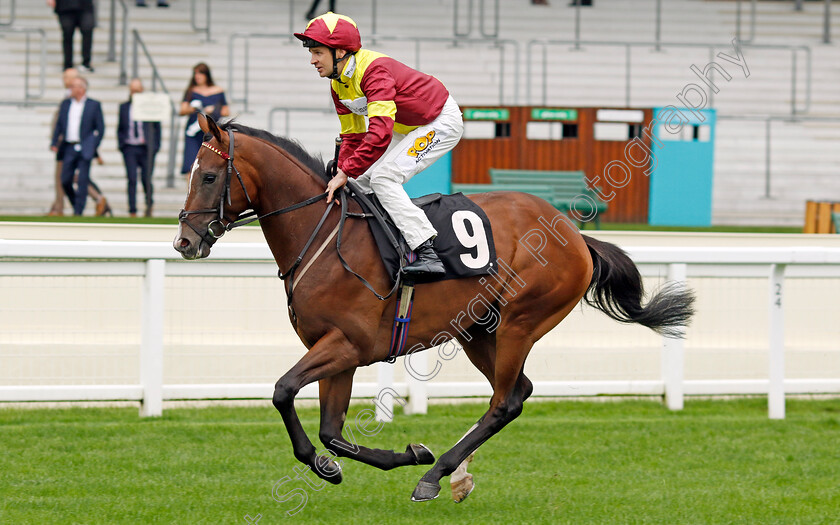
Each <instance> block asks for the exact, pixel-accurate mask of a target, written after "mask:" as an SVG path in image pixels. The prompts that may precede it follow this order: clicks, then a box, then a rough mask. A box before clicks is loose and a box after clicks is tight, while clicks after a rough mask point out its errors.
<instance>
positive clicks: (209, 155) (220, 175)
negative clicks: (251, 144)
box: [172, 114, 254, 259]
mask: <svg viewBox="0 0 840 525" xmlns="http://www.w3.org/2000/svg"><path fill="white" fill-rule="evenodd" d="M198 123H199V126H201V130H202V131H203V132H204V134H205V138H206V137H207V136H211V137H212V138H210V140H208V141H206V142H204V143H202V147H201V148H199V150H198V155H196V157H195V162H194V163H193V166H192V171H191V172H190V175H189V181H188V183H187V200H186V202H185V203H184V209H183V210H181V214H180V215H179V216H178V219H179V221H180V224H179V225H178V235H177V236H176V237H175V241H174V242H173V243H172V244H173V246H174V247H175V249H176V250H178V251H179V252H180V253H181V256H182V257H183V258H184V259H200V258H203V257H207V256H208V255H210V248H211V247H212V246H213V243H215V242H216V240H218V239H219V238H220V237H221V236H222V235H224V234H225V232H226V231H227V230H228V227H229V225H230V224H231V223H233V222H234V221H235V220H236V218H237V217H238V216H239V214H240V213H242V212H243V211H245V210H246V209H248V208H249V207H251V206H252V204H251V197H252V196H254V193H253V192H254V189H253V186H252V187H251V190H250V191H251V194H250V195H249V191H248V188H247V187H246V181H245V180H243V178H242V174H241V173H240V172H239V170H238V169H237V168H236V167H234V165H233V160H234V147H233V146H234V143H235V142H236V141H235V140H234V134H233V131H232V130H231V129H230V128H227V133H223V132H222V130H220V129H219V127H218V126H217V125H216V122H215V121H214V120H213V119H212V118H211V117H209V116H206V115H203V114H199V115H198ZM223 127H224V125H223ZM237 146H238V148H237V151H239V150H240V149H241V147H242V146H241V144H237Z"/></svg>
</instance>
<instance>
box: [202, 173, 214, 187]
mask: <svg viewBox="0 0 840 525" xmlns="http://www.w3.org/2000/svg"><path fill="white" fill-rule="evenodd" d="M214 182H216V176H215V175H212V174H209V173H208V174H206V175H204V184H213V183H214Z"/></svg>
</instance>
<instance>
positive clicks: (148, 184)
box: [117, 78, 160, 217]
mask: <svg viewBox="0 0 840 525" xmlns="http://www.w3.org/2000/svg"><path fill="white" fill-rule="evenodd" d="M128 91H129V99H128V101H127V102H123V103H122V104H120V117H119V123H118V125H117V145H118V146H119V149H120V152H122V155H123V160H124V161H125V170H126V175H127V176H128V213H129V214H130V215H131V216H132V217H137V172H138V170H139V172H140V181H141V182H142V184H143V194H144V195H145V196H146V211H145V213H144V215H145V216H146V217H151V216H152V205H153V204H154V199H153V196H152V195H153V190H154V188H153V187H152V172H153V171H154V164H155V155H157V152H158V150H159V149H160V122H138V121H136V120H135V119H134V111H133V107H132V105H131V102H132V97H133V96H134V95H135V94H136V93H142V92H143V83H142V82H141V81H140V79H139V78H134V79H132V80H131V82H130V83H129V84H128ZM150 144H152V147H151V149H150V148H149V145H150Z"/></svg>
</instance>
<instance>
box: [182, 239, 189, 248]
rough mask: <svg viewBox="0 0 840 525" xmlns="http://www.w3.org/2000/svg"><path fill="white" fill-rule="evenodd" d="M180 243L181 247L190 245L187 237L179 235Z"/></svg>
mask: <svg viewBox="0 0 840 525" xmlns="http://www.w3.org/2000/svg"><path fill="white" fill-rule="evenodd" d="M180 244H181V248H186V247H188V246H189V245H190V241H189V240H188V239H185V238H183V237H181V243H180Z"/></svg>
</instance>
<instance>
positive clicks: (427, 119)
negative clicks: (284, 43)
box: [295, 12, 464, 275]
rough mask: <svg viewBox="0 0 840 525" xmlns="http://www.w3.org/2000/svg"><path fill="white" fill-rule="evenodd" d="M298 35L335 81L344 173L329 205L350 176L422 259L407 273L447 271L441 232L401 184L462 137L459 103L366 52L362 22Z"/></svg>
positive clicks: (333, 18) (326, 19) (330, 20)
mask: <svg viewBox="0 0 840 525" xmlns="http://www.w3.org/2000/svg"><path fill="white" fill-rule="evenodd" d="M295 36H296V37H298V38H299V39H300V40H302V41H303V46H304V47H306V48H309V52H310V54H311V57H312V58H311V60H310V63H311V64H312V65H313V66H315V68H316V69H317V70H318V74H319V75H320V76H321V77H325V78H328V79H331V80H332V82H331V83H330V84H331V87H332V90H331V93H332V98H333V102H334V103H335V109H336V112H337V113H338V119H339V121H340V122H341V137H342V143H341V150H340V151H339V155H338V170H337V174H336V176H335V177H334V178H333V179H332V180H331V181H330V182H329V184H328V185H327V192H328V196H327V202H331V201H332V198H333V193H334V192H335V191H336V190H338V189H339V188H341V187H342V186H344V185H345V184H346V183H347V178H348V177H352V178H354V179H356V182H357V183H358V184H359V186H360V187H361V189H362V190H363V191H365V192H366V193H370V192H373V193H375V194H376V196H377V197H378V198H379V201H380V202H381V203H382V206H383V207H384V208H385V210H386V211H387V212H388V213H389V214H390V216H391V218H392V219H393V221H394V223H395V224H396V226H397V228H399V230H400V232H402V234H403V236H404V237H405V240H406V242H407V243H408V245H409V247H410V248H411V249H412V250H413V251H414V252H415V253H416V254H417V260H416V261H414V262H413V263H411V264H409V265H408V266H406V267H405V268H404V269H403V270H404V271H405V272H406V273H407V274H413V275H417V274H435V275H441V274H443V273H445V271H444V268H443V263H442V262H441V260H440V258H439V257H438V255H437V253H435V250H434V245H433V240H434V238H435V236H436V235H437V231H436V230H435V229H434V227H433V226H432V224H431V223H430V222H429V219H428V218H426V214H425V213H423V211H422V210H421V209H420V208H418V207H417V206H415V205H414V204H413V203H412V202H411V199H409V197H408V194H406V192H405V189H403V187H402V185H403V184H404V183H405V182H406V181H408V180H409V179H410V178H411V177H413V176H414V175H416V174H418V173H420V172H421V171H423V170H424V169H426V168H427V167H429V166H430V165H431V164H432V163H433V162H434V161H436V160H437V159H439V158H440V157H442V156H443V155H444V154H446V152H448V151H450V150H451V149H452V148H454V147H455V145H456V144H457V143H458V141H459V140H460V139H461V135H462V134H463V132H464V122H463V119H462V118H461V110H460V108H459V107H458V104H457V103H456V102H455V100H454V99H453V98H452V97H451V96H450V95H449V92H448V91H447V90H446V88H445V87H444V85H443V84H442V83H441V82H440V81H439V80H438V79H436V78H434V77H432V76H429V75H426V74H424V73H421V72H419V71H416V70H414V69H411V68H410V67H408V66H406V65H405V64H402V63H401V62H398V61H396V60H394V59H393V58H390V57H388V56H387V55H383V54H382V53H377V52H375V51H369V50H367V49H362V41H361V36H360V35H359V30H358V28H357V27H356V23H355V22H354V21H353V20H352V19H350V18H349V17H347V16H343V15H338V14H335V13H332V12H329V13H327V14H325V15H322V16H319V17H317V18H314V19H312V20H311V21H310V22H309V24H308V25H307V26H306V30H305V31H304V32H303V33H295ZM365 117H367V119H368V120H367V125H366V124H365Z"/></svg>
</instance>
